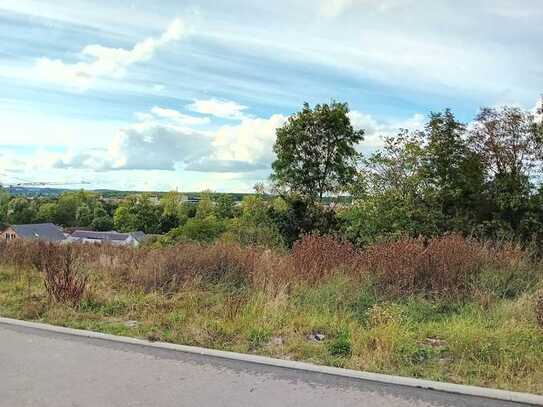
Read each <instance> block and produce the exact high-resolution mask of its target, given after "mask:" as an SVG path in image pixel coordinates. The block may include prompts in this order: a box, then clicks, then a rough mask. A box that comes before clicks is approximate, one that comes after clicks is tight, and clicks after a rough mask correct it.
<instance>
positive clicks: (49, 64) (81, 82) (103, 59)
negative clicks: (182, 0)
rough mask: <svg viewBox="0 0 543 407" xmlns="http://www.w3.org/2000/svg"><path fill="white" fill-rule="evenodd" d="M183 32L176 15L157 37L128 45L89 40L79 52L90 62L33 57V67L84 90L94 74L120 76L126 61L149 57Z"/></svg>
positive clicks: (49, 78) (48, 78)
mask: <svg viewBox="0 0 543 407" xmlns="http://www.w3.org/2000/svg"><path fill="white" fill-rule="evenodd" d="M184 32H185V27H184V24H183V22H182V21H181V19H179V18H177V19H175V20H174V21H173V22H172V23H171V24H170V26H169V27H168V28H167V30H166V31H165V32H164V33H163V34H162V35H161V36H160V37H159V38H147V39H145V40H143V41H141V42H138V43H136V45H134V47H133V48H132V49H128V50H127V49H123V48H110V47H104V46H102V45H98V44H92V45H88V46H86V47H85V48H83V50H82V51H81V53H80V57H81V58H82V59H90V60H91V61H90V62H86V61H85V62H83V61H82V62H76V63H73V64H70V63H66V62H64V61H62V60H60V59H49V58H46V57H42V58H39V59H38V60H37V61H36V65H35V69H36V72H37V74H38V76H39V77H40V78H41V79H43V80H46V81H51V82H55V83H61V84H66V85H69V86H72V87H75V88H77V89H80V90H85V89H88V88H89V87H90V86H92V85H93V83H94V82H95V81H96V79H98V78H116V79H117V78H122V77H123V76H124V75H125V74H126V68H128V67H129V66H130V65H132V64H135V63H138V62H142V61H147V60H149V59H151V58H152V57H153V55H154V53H155V51H156V50H158V49H160V48H162V47H164V46H166V45H167V44H169V43H171V42H173V41H177V40H179V39H181V37H182V36H183V34H184Z"/></svg>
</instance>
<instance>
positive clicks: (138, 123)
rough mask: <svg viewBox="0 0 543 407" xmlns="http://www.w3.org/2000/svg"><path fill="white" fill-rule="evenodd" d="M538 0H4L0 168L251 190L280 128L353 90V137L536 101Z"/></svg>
mask: <svg viewBox="0 0 543 407" xmlns="http://www.w3.org/2000/svg"><path fill="white" fill-rule="evenodd" d="M542 38H543V3H541V0H478V1H473V0H469V1H468V0H454V1H453V0H440V1H435V0H380V1H378V0H312V1H307V0H274V1H257V0H244V1H242V0H232V1H226V0H225V1H217V0H214V1H213V0H199V1H184V0H157V1H152V2H150V1H147V0H146V1H143V0H135V1H134V0H133V1H128V0H117V1H103V0H94V1H82V0H55V1H46V0H37V1H33V0H0V39H1V40H0V123H1V124H0V184H6V185H9V184H19V183H26V182H46V183H51V184H55V185H59V186H65V187H72V188H81V187H84V188H88V189H98V188H108V189H120V190H140V191H141V190H149V191H152V190H161V191H166V190H174V189H177V190H179V191H200V190H204V189H211V190H213V191H217V192H248V191H251V190H252V188H253V186H254V185H255V183H257V182H262V181H266V180H267V179H268V177H269V175H270V166H271V163H272V162H273V160H274V153H273V144H274V140H275V129H276V128H277V127H280V126H281V125H282V124H283V123H284V122H285V120H286V119H287V117H288V116H289V115H291V114H292V113H294V112H296V111H298V110H299V109H300V108H301V107H302V105H303V103H304V102H308V103H310V104H311V105H314V104H316V103H327V102H330V101H331V100H337V101H341V102H347V103H348V104H349V107H350V109H351V113H350V118H351V122H352V123H353V125H354V126H355V127H357V128H362V129H365V130H366V137H365V140H364V141H363V142H362V143H361V145H360V146H358V148H359V150H360V151H361V152H364V153H368V152H371V151H374V150H375V149H376V148H379V146H380V145H382V139H383V137H384V136H387V135H393V134H395V133H396V132H397V129H398V128H407V129H412V130H416V129H420V128H422V127H423V126H424V122H425V120H426V118H427V116H428V114H429V113H430V112H431V111H440V110H443V109H445V108H451V109H452V110H453V111H454V112H455V114H456V115H457V117H458V118H459V119H460V120H462V121H464V122H469V121H471V120H473V118H474V116H475V115H476V114H477V112H478V110H479V109H480V108H481V107H483V106H500V105H503V104H513V105H517V106H520V107H522V108H525V109H533V108H534V106H535V105H536V103H537V101H538V99H539V97H540V95H541V93H543V41H541V39H542Z"/></svg>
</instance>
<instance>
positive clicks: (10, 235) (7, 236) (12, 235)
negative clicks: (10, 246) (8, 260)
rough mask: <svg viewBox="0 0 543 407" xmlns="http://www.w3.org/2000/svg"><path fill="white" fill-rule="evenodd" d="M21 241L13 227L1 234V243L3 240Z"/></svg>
mask: <svg viewBox="0 0 543 407" xmlns="http://www.w3.org/2000/svg"><path fill="white" fill-rule="evenodd" d="M15 239H19V236H18V235H17V233H16V232H15V230H14V229H13V228H11V227H8V228H7V229H6V230H4V231H2V232H0V241H1V240H8V241H9V240H15Z"/></svg>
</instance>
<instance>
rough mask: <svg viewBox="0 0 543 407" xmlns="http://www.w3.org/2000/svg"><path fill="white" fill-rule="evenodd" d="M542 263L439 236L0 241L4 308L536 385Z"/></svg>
mask: <svg viewBox="0 0 543 407" xmlns="http://www.w3.org/2000/svg"><path fill="white" fill-rule="evenodd" d="M542 290H543V266H542V265H541V264H540V262H539V261H538V260H536V259H534V258H532V257H531V256H530V255H529V254H528V253H526V252H524V251H523V250H521V249H520V248H518V247H516V246H514V245H509V244H503V245H496V244H488V243H481V242H478V241H472V240H466V239H464V238H462V237H459V236H446V237H442V238H437V239H433V240H428V241H423V240H414V239H410V240H400V241H395V242H390V243H382V244H379V245H375V246H371V247H369V248H366V249H365V250H361V249H357V248H355V247H353V246H352V245H350V244H348V243H345V242H340V241H336V240H334V239H332V238H330V237H319V236H307V237H305V238H304V239H303V240H301V241H299V242H297V243H296V244H295V245H294V247H293V249H292V251H290V252H273V251H270V250H263V249H262V250H261V249H256V248H246V247H240V246H237V245H232V244H227V243H215V244H212V245H199V244H191V243H186V244H182V245H179V246H176V247H171V248H145V247H144V248H139V249H127V248H113V247H107V246H104V247H100V246H67V245H65V246H49V245H43V244H42V245H40V244H23V243H11V244H3V245H0V314H1V315H2V316H8V317H13V318H20V319H28V320H37V321H43V322H48V323H53V324H57V325H63V326H69V327H75V328H84V329H92V330H97V331H101V332H108V333H113V334H119V335H128V336H136V337H144V338H148V339H150V340H160V341H167V342H174V343H181V344H188V345H198V346H204V347H210V348H215V349H223V350H232V351H238V352H249V353H257V354H262V355H270V356H274V357H279V358H284V359H293V360H304V361H309V362H313V363H318V364H326V365H333V366H341V367H346V368H351V369H361V370H368V371H373V372H383V373H390V374H398V375H406V376H415V377H423V378H428V379H434V380H446V381H452V382H457V383H464V384H474V385H481V386H490V387H497V388H504V389H512V390H517V391H527V392H533V393H540V394H543V294H542V293H543V291H542Z"/></svg>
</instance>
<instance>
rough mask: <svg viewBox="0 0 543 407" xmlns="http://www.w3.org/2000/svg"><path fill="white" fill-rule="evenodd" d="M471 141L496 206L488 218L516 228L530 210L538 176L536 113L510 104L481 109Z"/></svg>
mask: <svg viewBox="0 0 543 407" xmlns="http://www.w3.org/2000/svg"><path fill="white" fill-rule="evenodd" d="M470 144H471V145H472V146H473V148H474V149H475V151H477V152H478V154H479V155H480V156H481V158H482V160H483V162H484V163H485V166H486V168H487V171H488V175H489V176H488V187H487V189H488V194H489V197H490V200H491V201H492V202H494V203H495V206H496V207H495V213H494V214H493V215H491V219H490V220H491V221H492V222H493V223H496V222H497V221H498V222H499V221H501V222H505V224H506V225H509V226H510V227H511V228H512V231H517V230H518V229H519V227H520V226H521V223H522V220H523V218H524V217H526V216H527V214H528V212H529V211H530V205H529V204H528V203H529V200H530V198H531V195H532V193H533V190H534V185H533V183H534V181H535V180H536V179H537V176H539V175H540V167H541V158H542V155H543V140H542V139H541V137H540V135H539V134H538V129H537V125H536V122H535V116H534V115H533V114H532V113H530V112H526V111H523V110H522V109H520V108H517V107H510V106H506V107H503V108H500V109H494V108H485V109H482V110H481V112H480V113H479V115H478V116H477V118H476V120H475V123H474V125H473V128H472V130H471V135H470Z"/></svg>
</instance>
